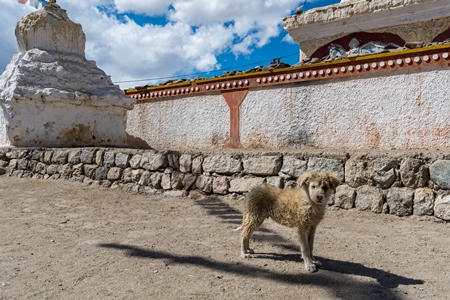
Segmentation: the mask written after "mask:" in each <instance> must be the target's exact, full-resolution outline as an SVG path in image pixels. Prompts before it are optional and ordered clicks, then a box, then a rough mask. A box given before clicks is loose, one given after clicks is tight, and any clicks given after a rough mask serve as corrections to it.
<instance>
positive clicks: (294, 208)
mask: <svg viewBox="0 0 450 300" xmlns="http://www.w3.org/2000/svg"><path fill="white" fill-rule="evenodd" d="M297 182H298V185H299V188H295V189H290V190H282V189H279V188H277V187H274V186H270V185H265V184H264V185H260V186H258V187H256V188H254V189H252V190H251V191H250V192H249V193H248V194H247V195H246V197H245V209H244V215H243V219H242V226H240V227H238V228H237V229H236V231H237V230H240V229H242V233H241V256H242V257H243V258H249V257H251V254H253V253H255V252H254V251H253V250H252V249H250V245H249V240H250V237H251V236H252V234H253V232H255V230H256V229H257V228H258V227H259V226H261V224H262V223H263V222H264V220H265V219H266V218H269V217H270V218H272V219H273V220H274V221H276V222H278V223H280V224H282V225H285V226H288V227H292V228H295V229H296V230H297V233H298V236H299V239H300V250H301V253H302V257H303V261H304V263H305V269H306V270H308V271H309V272H311V273H312V272H316V271H317V267H320V266H321V265H322V264H321V263H320V262H319V261H318V260H316V259H314V256H313V254H312V253H313V244H314V234H315V232H316V227H317V224H319V222H320V221H321V220H322V218H323V215H324V213H325V207H326V205H327V203H328V200H329V198H330V196H331V194H332V193H333V192H334V191H335V190H336V188H337V186H338V185H339V184H340V180H339V178H337V177H336V175H334V174H332V173H328V172H326V173H317V172H312V171H308V172H305V173H303V174H302V175H301V176H300V177H299V179H298V180H297Z"/></svg>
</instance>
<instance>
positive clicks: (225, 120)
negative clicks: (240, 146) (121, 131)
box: [127, 94, 230, 149]
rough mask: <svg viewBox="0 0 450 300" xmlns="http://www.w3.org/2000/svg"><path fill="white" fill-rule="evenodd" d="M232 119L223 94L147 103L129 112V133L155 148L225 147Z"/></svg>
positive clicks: (139, 104)
mask: <svg viewBox="0 0 450 300" xmlns="http://www.w3.org/2000/svg"><path fill="white" fill-rule="evenodd" d="M229 119H230V112H229V109H228V105H227V103H226V102H225V100H224V99H223V97H222V95H220V94H216V95H204V96H202V97H186V98H177V99H175V100H162V101H154V102H143V103H138V104H136V105H135V106H134V109H133V110H131V111H129V112H128V117H127V133H128V134H129V135H130V136H133V137H135V138H138V139H141V140H143V141H145V142H146V143H147V144H148V146H150V147H152V148H155V149H204V148H224V147H225V146H226V144H227V143H228V140H229V129H230V125H229ZM133 146H138V145H133Z"/></svg>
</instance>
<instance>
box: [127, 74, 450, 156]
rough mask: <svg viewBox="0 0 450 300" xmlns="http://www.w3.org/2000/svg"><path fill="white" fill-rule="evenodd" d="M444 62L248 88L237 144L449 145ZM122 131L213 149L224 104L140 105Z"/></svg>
mask: <svg viewBox="0 0 450 300" xmlns="http://www.w3.org/2000/svg"><path fill="white" fill-rule="evenodd" d="M449 87H450V70H448V67H442V68H440V67H439V68H432V69H427V70H415V72H414V73H412V72H410V71H406V72H399V71H397V72H391V73H385V75H381V76H380V75H379V73H377V76H372V75H371V76H360V77H357V76H355V77H347V78H336V79H333V80H321V81H311V82H303V83H295V84H292V85H282V86H276V87H270V88H261V89H251V90H249V92H248V94H247V96H246V98H245V99H244V100H243V102H242V104H241V106H240V141H241V144H242V145H243V146H244V148H247V149H255V148H265V149H302V148H310V147H312V148H321V149H343V150H350V151H351V150H363V149H367V150H394V149H402V150H412V149H441V150H442V149H445V148H450V105H448V103H450V96H449V94H450V93H449ZM127 131H128V133H129V134H132V135H134V136H137V137H140V138H142V139H143V140H145V141H147V142H148V144H149V145H150V146H151V147H154V148H157V149H221V148H224V147H225V146H226V144H227V142H228V141H227V138H228V136H229V109H228V106H227V104H226V102H225V99H224V98H223V97H222V96H221V95H220V94H214V95H207V96H195V97H187V98H181V99H180V98H174V99H169V100H164V101H149V102H143V103H140V104H138V105H136V106H135V108H134V109H133V110H132V111H130V112H129V113H128V122H127Z"/></svg>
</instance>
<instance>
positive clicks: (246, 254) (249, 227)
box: [241, 216, 264, 258]
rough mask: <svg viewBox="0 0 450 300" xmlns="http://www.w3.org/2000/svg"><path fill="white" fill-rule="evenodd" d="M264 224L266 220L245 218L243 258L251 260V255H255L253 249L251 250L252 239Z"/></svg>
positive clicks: (243, 224) (242, 234)
mask: <svg viewBox="0 0 450 300" xmlns="http://www.w3.org/2000/svg"><path fill="white" fill-rule="evenodd" d="M263 222H264V218H262V219H261V218H252V217H249V216H244V220H243V222H242V233H241V257H243V258H250V257H251V254H253V253H255V252H254V251H253V250H252V249H250V238H251V236H252V235H253V233H254V232H255V230H256V229H258V227H259V226H261V224H262V223H263Z"/></svg>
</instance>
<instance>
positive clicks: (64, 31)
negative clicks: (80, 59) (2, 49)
mask: <svg viewBox="0 0 450 300" xmlns="http://www.w3.org/2000/svg"><path fill="white" fill-rule="evenodd" d="M15 34H16V39H17V48H18V52H19V53H20V52H26V51H28V50H31V49H34V48H36V49H40V50H45V51H57V52H60V53H76V54H80V55H83V56H84V48H85V44H86V36H85V35H84V32H83V30H82V29H81V25H80V24H78V23H75V22H72V21H71V20H70V19H69V17H68V16H67V13H66V10H64V9H61V7H60V6H59V5H57V4H49V5H47V6H45V7H44V8H43V9H40V10H38V11H34V12H31V13H29V14H28V15H26V16H25V17H24V18H22V19H21V20H20V21H19V22H18V23H17V26H16V30H15Z"/></svg>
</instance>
